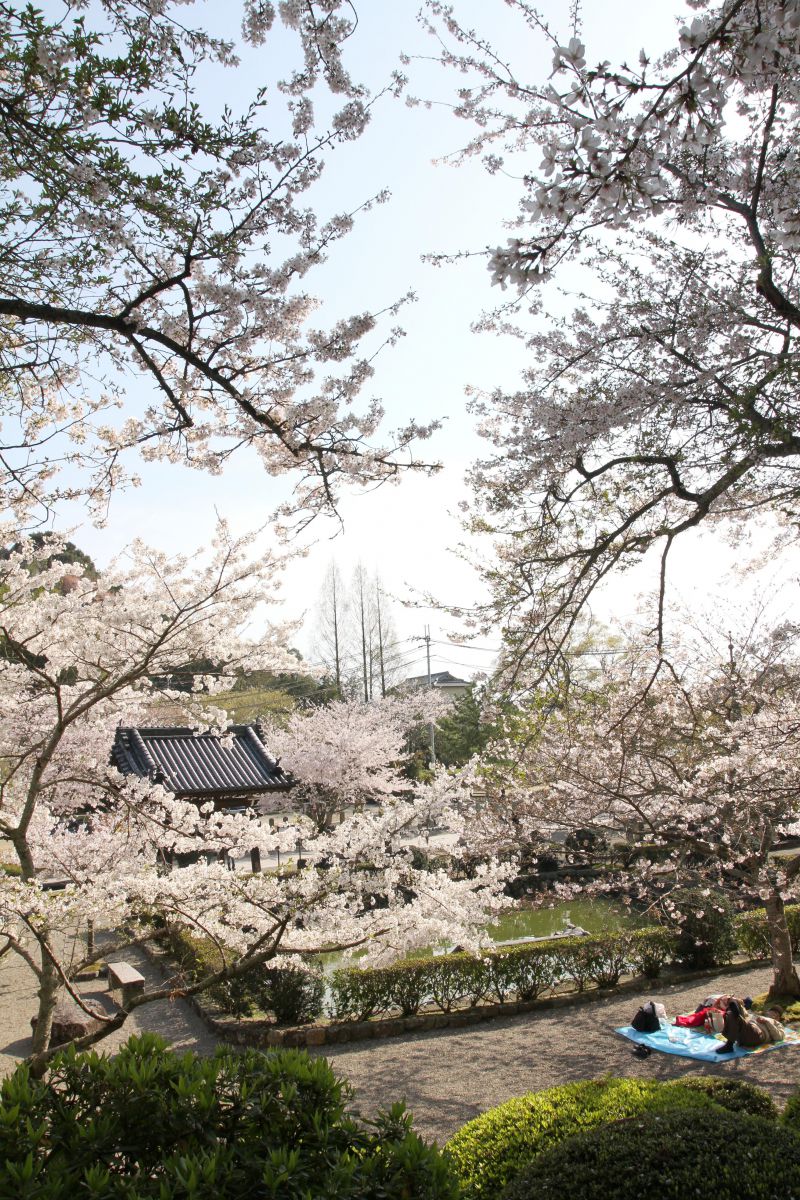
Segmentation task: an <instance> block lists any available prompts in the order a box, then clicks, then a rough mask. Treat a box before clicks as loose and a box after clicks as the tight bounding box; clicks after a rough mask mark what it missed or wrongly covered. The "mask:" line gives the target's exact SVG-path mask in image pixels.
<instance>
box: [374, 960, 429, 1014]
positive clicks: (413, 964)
mask: <svg viewBox="0 0 800 1200" xmlns="http://www.w3.org/2000/svg"><path fill="white" fill-rule="evenodd" d="M432 963H433V959H430V958H415V959H407V960H406V961H405V962H399V963H395V964H394V966H391V967H385V968H384V971H383V974H384V978H385V979H386V995H387V997H388V1000H389V1003H390V1004H391V1005H394V1006H395V1007H396V1008H399V1009H400V1012H401V1014H402V1015H403V1016H404V1017H413V1016H414V1015H415V1014H416V1013H418V1012H419V1010H420V1007H421V1005H422V1003H423V1001H424V1000H426V999H427V997H428V995H429V992H430V983H431V965H432Z"/></svg>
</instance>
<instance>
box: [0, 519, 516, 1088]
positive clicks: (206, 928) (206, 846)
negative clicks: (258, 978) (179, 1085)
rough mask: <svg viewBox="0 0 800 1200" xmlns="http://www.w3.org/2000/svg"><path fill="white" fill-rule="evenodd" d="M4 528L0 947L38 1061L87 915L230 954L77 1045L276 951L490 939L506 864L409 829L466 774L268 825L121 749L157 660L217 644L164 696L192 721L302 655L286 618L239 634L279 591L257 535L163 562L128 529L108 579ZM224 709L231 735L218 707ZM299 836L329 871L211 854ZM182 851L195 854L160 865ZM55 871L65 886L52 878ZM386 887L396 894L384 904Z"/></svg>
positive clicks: (145, 712)
mask: <svg viewBox="0 0 800 1200" xmlns="http://www.w3.org/2000/svg"><path fill="white" fill-rule="evenodd" d="M5 540H6V542H7V544H13V549H11V550H10V551H9V552H8V556H7V557H6V558H5V559H3V560H2V561H0V637H1V638H2V654H1V655H0V763H1V764H2V767H1V768H0V839H2V843H0V844H2V846H3V860H4V861H6V862H7V861H9V860H11V861H15V862H16V864H17V866H18V874H14V873H10V872H5V871H0V955H2V954H4V953H15V954H17V955H19V956H20V958H21V959H22V960H24V962H25V963H26V964H27V966H28V967H29V968H30V970H31V972H32V973H33V976H34V977H35V979H36V983H37V988H38V1009H37V1014H36V1015H37V1022H36V1029H35V1034H34V1040H33V1058H32V1061H33V1064H34V1067H35V1069H36V1070H39V1071H41V1070H43V1069H44V1068H45V1066H46V1063H47V1059H48V1054H49V1051H48V1041H49V1035H50V1030H51V1023H52V1016H53V1011H54V1008H55V1005H56V1002H57V999H58V997H59V995H60V994H61V993H62V990H66V992H67V993H69V994H70V995H71V996H72V997H73V998H74V1000H75V1002H76V1003H78V1004H79V1005H82V1004H83V1003H84V1002H83V1001H82V999H81V997H80V993H79V991H78V990H77V989H76V986H75V983H74V982H73V981H74V978H75V976H76V974H77V973H78V972H79V971H80V970H81V969H82V968H83V967H85V966H86V965H87V963H88V962H89V961H91V959H92V957H93V956H94V953H95V952H90V951H88V949H86V948H84V947H83V944H82V942H81V940H80V938H78V937H77V934H76V931H78V930H85V929H86V922H87V921H88V920H89V919H92V920H93V921H94V922H95V923H96V925H97V927H98V929H103V930H105V931H107V939H108V940H107V941H106V942H104V944H103V947H102V952H103V953H104V954H105V955H109V954H112V953H115V952H116V951H118V950H119V949H120V948H121V947H122V946H124V945H128V944H130V943H131V942H132V941H136V940H137V939H141V938H144V937H146V936H147V934H148V931H149V930H150V928H151V927H150V926H149V924H148V923H147V919H146V918H152V917H153V916H159V917H161V918H163V919H164V920H166V921H168V922H170V923H172V924H174V925H176V926H178V927H181V928H184V929H189V930H194V931H195V932H198V933H200V934H202V936H203V937H205V938H209V939H211V940H212V941H213V942H214V944H215V946H216V947H217V949H218V951H219V953H220V955H221V959H222V964H223V965H222V966H221V967H220V969H219V970H217V971H216V972H213V973H209V974H208V975H207V976H206V977H204V978H203V979H200V980H197V981H196V982H193V983H191V984H187V983H186V981H185V980H183V979H181V978H177V977H176V978H174V979H172V980H169V981H167V982H166V983H165V985H164V986H163V987H157V988H151V989H149V990H147V991H146V992H145V993H144V994H140V995H138V996H136V997H135V998H133V999H132V1000H130V1001H129V1002H127V1005H126V1007H125V1008H123V1009H122V1010H121V1011H119V1012H118V1013H117V1014H116V1015H113V1016H109V1017H108V1018H107V1019H105V1020H103V1022H102V1028H101V1029H100V1030H99V1031H98V1032H96V1033H92V1034H87V1035H86V1036H84V1037H83V1038H81V1039H78V1040H76V1043H75V1044H76V1045H78V1046H79V1047H81V1048H82V1047H85V1046H87V1045H90V1044H92V1043H93V1042H95V1041H98V1040H100V1039H101V1038H102V1037H104V1036H105V1035H106V1034H107V1033H109V1032H110V1031H112V1030H114V1029H117V1028H119V1027H120V1026H121V1025H122V1024H124V1022H125V1020H126V1019H127V1017H128V1015H129V1014H130V1012H131V1011H133V1010H134V1009H135V1008H138V1007H139V1006H140V1005H143V1004H148V1003H150V1002H152V1001H154V1000H158V999H162V998H164V997H166V996H169V995H173V994H174V993H175V992H176V991H179V992H180V991H182V992H183V993H184V994H193V993H196V992H198V991H202V990H204V989H205V988H207V987H209V986H213V985H214V984H215V983H218V982H220V981H222V980H225V979H229V978H233V977H235V976H237V975H240V974H242V973H244V972H245V971H247V970H251V969H253V968H254V967H257V966H258V965H259V964H261V963H263V962H265V961H267V960H270V959H275V958H279V960H280V961H281V962H282V963H288V964H289V965H292V964H295V963H298V962H299V961H301V960H304V959H307V958H308V957H309V956H312V957H313V956H314V955H315V954H319V953H321V952H323V951H331V950H337V949H338V950H348V949H352V948H354V947H356V946H359V947H363V948H365V949H366V950H367V951H368V961H369V958H372V959H373V960H380V959H381V958H382V957H383V958H388V959H391V958H392V957H394V956H395V955H397V954H398V953H399V952H400V951H401V949H402V948H404V947H406V948H408V947H414V946H424V945H430V944H433V943H436V942H438V941H439V940H442V939H449V940H451V941H453V940H456V941H461V942H464V939H465V938H466V939H467V941H468V942H470V943H471V944H478V942H479V941H480V940H481V937H482V934H481V932H480V930H481V929H482V927H483V924H484V921H485V913H486V912H487V911H490V910H492V909H493V908H494V907H496V905H497V904H498V903H500V904H502V903H503V901H502V900H501V899H498V896H497V893H498V889H499V885H500V882H501V879H502V875H501V874H500V873H498V872H493V871H492V870H491V869H487V870H486V872H485V873H484V875H483V876H481V877H480V878H478V879H475V880H472V881H462V882H456V881H453V880H452V879H450V877H449V876H448V875H447V874H446V873H444V872H422V871H416V870H414V869H413V867H412V863H411V852H410V850H409V849H408V847H407V840H408V838H409V836H410V835H412V834H413V831H414V830H415V829H418V828H420V827H422V828H424V827H425V826H426V825H427V823H428V822H429V821H431V820H435V821H449V822H450V823H455V821H456V820H457V817H455V816H453V815H452V812H451V810H452V809H453V806H454V805H458V804H460V803H461V801H462V799H463V796H464V794H465V793H464V791H463V788H462V787H461V785H460V781H459V780H458V779H457V778H454V777H449V776H446V777H443V778H441V779H437V780H436V781H434V784H433V785H432V786H431V787H430V788H428V789H420V790H419V791H418V792H417V794H416V796H415V797H413V798H412V797H409V796H406V797H404V798H395V799H392V802H391V803H388V802H387V803H385V804H384V805H383V807H382V810H381V811H380V812H375V811H370V812H361V813H356V814H355V815H353V816H352V817H351V818H350V819H349V820H348V821H346V822H345V823H344V824H342V825H340V826H338V827H337V828H336V829H335V830H333V831H326V832H324V833H318V832H316V831H315V829H314V827H313V825H312V823H311V822H310V821H309V820H308V818H300V819H299V822H298V825H297V827H295V828H286V829H281V830H280V831H275V830H273V829H271V828H270V827H269V826H268V825H265V824H262V823H261V822H260V820H259V819H258V817H257V815H256V814H255V812H254V811H252V810H248V811H246V812H245V813H242V814H237V813H231V812H215V811H214V809H213V805H211V804H208V805H205V806H202V807H198V806H197V805H195V804H191V803H187V802H185V801H182V800H178V799H176V798H175V796H174V795H172V794H171V793H169V792H167V791H166V790H165V789H164V788H163V787H162V786H161V785H160V784H158V783H155V782H153V781H151V780H146V779H139V778H135V777H125V776H122V775H120V774H119V773H118V772H117V771H116V769H115V768H112V766H111V765H110V751H111V746H112V744H113V740H114V733H115V729H116V727H117V726H118V725H119V724H120V723H122V724H124V725H133V726H136V725H141V724H146V723H151V724H152V723H155V724H158V723H159V721H158V712H159V704H162V703H163V701H164V693H163V691H161V690H160V689H159V690H156V689H154V688H153V686H152V685H151V683H150V680H151V679H152V678H154V677H160V678H162V679H163V678H164V677H165V676H171V675H172V674H174V673H175V671H176V668H179V667H180V665H181V664H182V663H187V664H188V663H197V662H198V661H201V660H203V659H209V660H212V661H213V662H214V663H215V667H216V670H215V674H214V676H213V677H210V678H208V679H201V678H198V679H196V681H195V692H194V693H193V694H192V693H187V692H185V691H180V692H174V693H173V694H171V695H170V696H169V697H168V700H169V703H170V722H172V721H174V720H175V719H176V717H175V714H176V710H177V709H180V710H181V711H182V713H183V720H184V721H185V723H186V724H187V725H189V726H195V727H207V726H208V723H209V709H208V691H209V689H215V688H216V689H219V688H224V687H225V686H227V684H228V682H229V680H228V679H226V677H225V672H226V671H229V672H230V673H231V675H232V674H233V673H234V672H235V671H236V670H239V669H259V668H260V669H265V668H266V667H268V666H271V667H272V668H273V669H280V668H282V667H285V666H287V665H290V664H291V663H293V661H294V660H293V659H292V658H291V656H290V655H289V654H287V653H286V652H284V651H283V650H282V649H281V647H282V645H283V644H284V636H283V635H282V632H281V630H280V629H273V630H272V632H271V633H270V634H268V635H267V636H260V637H259V638H258V639H257V642H256V643H253V642H250V641H248V640H247V638H246V637H245V636H244V634H245V631H246V629H247V627H248V626H249V624H250V622H251V621H252V617H253V611H254V607H255V606H257V605H259V604H260V603H262V602H267V603H268V602H269V601H270V600H271V599H272V597H273V588H274V585H275V579H276V575H277V574H278V572H279V569H280V563H278V562H272V561H265V560H264V559H263V556H259V559H258V564H257V566H255V565H253V563H252V561H251V560H250V558H249V557H248V555H249V548H248V546H247V544H246V543H241V542H234V541H232V540H231V539H230V538H229V537H228V535H227V533H226V531H225V529H224V528H222V529H221V530H220V532H219V535H218V538H217V542H216V546H215V548H214V552H213V553H212V554H210V556H207V557H206V558H205V559H201V560H197V561H193V560H189V559H183V560H174V561H171V560H167V559H165V558H164V557H163V556H160V555H157V554H155V553H152V552H149V551H147V550H146V549H145V548H143V547H135V548H134V549H133V550H132V551H131V554H130V558H129V560H128V562H127V564H121V565H118V566H116V567H112V568H109V569H108V570H107V571H105V572H104V573H103V574H102V576H101V577H100V578H98V579H92V578H89V577H88V576H87V575H85V574H82V568H81V567H80V565H73V564H71V565H70V568H69V569H70V573H71V578H72V583H71V585H70V587H69V588H66V589H65V588H63V587H61V586H60V584H61V580H62V576H63V574H64V566H63V564H62V563H59V562H58V561H57V557H56V555H57V552H58V546H57V545H56V544H55V541H54V539H51V540H50V542H49V544H48V550H49V551H52V553H53V559H52V561H51V564H50V565H49V566H47V565H43V564H42V563H41V562H38V563H37V566H38V567H39V569H38V571H37V572H36V573H32V572H31V571H30V569H29V565H30V563H31V562H32V561H33V560H34V558H35V557H36V546H35V544H34V543H32V542H28V541H26V539H24V538H21V537H19V536H17V535H16V534H15V533H14V534H9V535H8V536H7V538H6V539H5ZM39 557H40V556H39ZM384 719H385V718H384ZM219 720H220V723H221V726H222V727H221V728H220V730H219V731H220V733H221V734H223V733H224V726H225V724H227V722H226V721H225V720H224V716H223V714H222V713H220V714H219ZM393 737H394V732H393V733H392V735H391V737H389V738H388V740H387V741H386V742H385V743H384V745H385V746H386V747H391V746H393V745H394V741H393V740H392V739H393ZM380 771H381V768H379V767H378V766H377V763H376V773H377V774H378V775H380ZM381 777H382V776H381ZM448 813H449V814H450V815H448ZM298 836H302V837H303V838H305V839H306V840H307V842H308V844H309V847H310V850H311V854H310V855H309V857H310V858H312V859H313V860H315V861H318V860H319V859H321V858H324V859H325V860H326V862H327V865H328V869H327V870H320V869H317V868H316V867H314V866H307V867H306V868H305V869H302V870H295V871H291V872H286V871H283V872H275V871H266V872H263V873H258V874H252V875H250V874H248V875H238V874H236V873H232V872H230V871H228V870H226V869H225V867H224V866H223V865H222V864H221V863H220V862H219V861H218V856H219V855H220V854H233V855H237V856H238V855H245V854H247V853H248V852H249V851H250V850H251V849H252V848H253V847H257V848H258V849H259V850H260V852H261V854H262V856H263V857H266V856H268V855H269V854H271V853H274V852H275V851H276V850H282V851H284V852H285V853H290V852H291V850H292V849H293V847H294V844H295V841H296V839H297V837H298ZM192 852H194V854H192ZM173 853H174V854H177V855H184V854H186V855H189V856H191V857H193V858H196V859H198V861H196V862H195V863H194V865H191V866H187V867H182V868H176V869H173V870H172V871H166V872H165V871H164V869H163V862H164V859H165V858H169V857H170V856H171V855H172V854H173ZM159 863H161V864H162V865H161V867H159ZM54 878H55V879H58V880H61V881H65V886H64V887H63V888H60V889H55V890H51V889H48V888H46V887H45V886H44V884H45V882H46V881H47V880H48V879H54ZM376 894H380V895H381V896H383V897H385V900H386V904H387V907H378V906H377V905H376V904H375V899H374V898H375V895H376ZM76 947H77V949H76Z"/></svg>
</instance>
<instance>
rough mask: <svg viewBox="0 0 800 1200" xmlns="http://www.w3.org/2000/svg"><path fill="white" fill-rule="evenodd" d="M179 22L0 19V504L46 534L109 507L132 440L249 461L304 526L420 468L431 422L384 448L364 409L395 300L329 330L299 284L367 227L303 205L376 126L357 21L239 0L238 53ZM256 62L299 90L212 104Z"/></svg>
mask: <svg viewBox="0 0 800 1200" xmlns="http://www.w3.org/2000/svg"><path fill="white" fill-rule="evenodd" d="M186 11H187V10H186V8H185V6H182V5H180V4H179V3H177V0H141V2H140V0H125V2H118V0H101V3H100V4H98V5H97V6H95V7H94V8H92V9H91V10H89V9H87V8H86V6H85V4H84V3H82V0H65V3H64V6H63V13H62V14H61V15H60V16H58V17H56V16H49V15H47V14H46V13H45V12H44V11H41V10H38V9H36V8H34V7H33V6H23V5H15V4H10V3H6V2H3V3H0V57H1V58H2V61H3V70H2V73H1V74H0V180H1V181H2V182H0V226H2V229H3V235H2V243H1V244H0V262H1V263H2V270H0V419H2V424H3V431H4V432H3V439H2V459H1V460H0V461H1V462H2V482H3V492H2V495H1V496H0V499H2V502H3V505H4V506H5V504H7V503H15V504H16V505H17V506H18V507H19V508H20V509H21V510H22V511H23V512H24V513H27V514H30V513H33V514H34V515H36V516H37V517H38V518H39V519H42V516H43V514H42V506H44V508H45V511H46V510H47V508H48V506H49V505H51V504H53V503H55V502H57V501H58V499H59V498H60V497H63V496H65V495H66V496H72V495H76V494H80V495H83V496H85V497H88V499H89V501H90V502H91V503H92V504H94V505H95V507H97V508H100V509H101V510H102V508H103V506H104V505H105V503H106V502H107V499H108V495H109V492H110V490H111V489H112V488H113V487H114V486H115V485H117V484H118V483H120V482H121V481H122V480H123V478H124V477H125V473H126V471H127V467H126V465H125V463H126V461H127V456H126V454H125V452H126V451H127V450H129V449H130V448H132V447H138V448H139V450H140V451H141V453H142V454H143V455H144V457H145V458H161V459H166V460H168V461H183V462H188V463H189V464H191V465H194V466H197V467H199V468H203V469H207V470H210V471H211V472H212V473H215V472H218V471H219V470H220V469H221V467H222V465H223V464H224V462H225V461H226V459H227V457H228V456H229V455H230V454H231V453H232V452H233V451H234V450H235V449H237V448H239V447H241V446H251V447H254V448H255V449H256V450H257V452H258V454H259V455H260V457H261V459H262V461H263V463H264V467H265V469H266V470H267V471H268V472H270V473H273V474H280V473H285V472H291V473H293V474H294V475H295V476H296V477H297V479H298V490H297V492H296V494H295V495H294V496H293V498H292V501H291V502H289V510H290V511H291V512H295V513H296V512H298V511H301V510H306V511H310V512H314V511H316V510H318V509H319V508H320V507H325V506H330V505H332V504H333V503H334V500H335V494H336V491H337V486H338V483H339V481H340V479H341V478H342V477H344V476H347V477H348V478H350V479H352V480H355V481H358V482H366V481H372V482H380V481H381V480H384V479H387V478H391V477H394V476H395V475H396V473H397V472H398V471H399V470H400V469H401V467H402V466H419V464H418V463H416V462H415V459H414V455H413V452H412V450H411V443H412V442H413V441H414V440H415V439H416V438H417V437H424V436H425V435H426V433H427V432H428V431H429V430H430V428H432V426H426V427H418V426H417V425H416V424H415V423H414V422H413V421H411V420H409V422H408V423H407V424H406V426H405V427H404V428H403V429H401V430H399V431H398V432H397V433H396V434H394V435H393V436H392V438H391V439H390V440H389V442H388V443H387V444H386V445H383V446H381V445H379V444H378V443H377V441H376V433H377V428H378V425H379V423H380V419H381V416H382V413H381V408H380V404H379V403H378V401H377V400H375V399H368V400H367V401H366V403H364V404H363V405H361V411H360V412H359V411H358V408H357V407H356V405H357V402H358V398H359V395H360V393H361V392H362V390H363V389H364V387H365V386H366V385H367V383H368V381H369V378H370V376H371V374H372V366H371V360H372V358H373V357H374V354H375V353H377V351H378V349H379V345H378V341H379V340H380V341H383V342H384V343H386V342H391V341H393V340H394V338H395V337H396V336H397V334H398V330H397V329H396V328H394V327H393V323H392V315H393V314H394V313H395V312H396V309H397V307H398V305H397V304H393V305H392V306H391V307H390V309H388V310H387V311H386V312H384V314H383V318H384V319H383V320H379V317H380V314H376V313H373V312H369V311H364V312H360V313H356V314H355V315H352V316H348V317H343V318H342V319H339V320H337V321H335V323H333V324H331V325H330V326H329V327H328V328H325V327H324V326H323V325H321V324H320V325H317V324H315V322H314V320H313V312H314V309H315V307H316V304H315V301H314V299H313V297H312V296H311V295H310V294H308V292H307V291H306V290H305V278H306V276H307V274H308V273H309V271H310V270H311V269H312V268H313V267H315V266H317V265H318V264H320V263H323V262H324V261H325V258H326V254H327V252H328V250H329V249H330V247H331V246H333V245H334V244H335V243H336V242H337V241H339V239H341V238H342V237H344V236H345V235H346V234H347V232H348V231H349V230H350V229H351V228H352V225H353V221H354V219H355V216H356V213H355V212H346V213H340V214H335V215H332V216H330V218H328V219H325V218H318V217H317V215H316V214H315V212H314V211H313V209H312V208H311V207H310V206H309V203H308V201H307V199H306V196H307V193H308V192H309V190H310V189H311V188H312V187H313V185H314V184H315V183H316V182H317V181H318V180H319V178H320V176H321V173H322V171H323V168H324V165H325V160H326V158H327V157H328V154H329V152H330V151H333V150H334V149H335V148H336V147H337V146H341V145H343V144H344V143H347V142H350V141H352V140H353V139H356V138H358V137H359V135H360V134H361V133H362V131H363V130H364V128H365V126H366V125H367V123H368V121H369V119H370V115H371V109H372V104H373V102H374V101H373V99H371V98H370V96H369V95H368V94H367V92H366V91H365V89H364V88H362V87H361V86H360V85H359V84H358V83H356V82H355V81H354V80H353V79H351V78H350V76H349V74H348V73H347V70H346V68H345V66H344V63H343V58H342V51H343V48H344V46H345V43H346V42H347V41H348V39H349V38H350V37H351V35H352V34H353V32H354V29H355V26H356V23H357V19H356V16H355V11H354V9H353V8H352V6H351V5H350V4H349V3H348V2H347V0H309V2H305V0H303V2H301V0H281V2H280V3H279V4H277V5H274V4H272V3H271V2H270V0H243V6H242V10H241V17H242V41H241V43H240V47H238V48H237V46H236V45H235V44H234V43H233V42H231V41H227V40H222V39H220V38H217V37H214V36H211V35H210V34H208V33H207V32H205V31H204V30H203V29H200V28H193V27H191V26H190V25H187V24H185V22H184V17H185V14H186ZM254 46H255V47H259V46H266V47H267V51H268V53H269V56H270V61H272V62H274V61H276V56H277V58H279V60H280V61H281V62H282V63H283V64H285V67H284V70H285V77H284V78H283V79H281V80H274V81H273V80H270V82H269V84H268V85H265V86H263V87H261V88H259V89H258V90H257V91H256V93H255V94H254V95H253V96H252V98H251V99H250V101H249V103H247V104H246V105H245V106H244V108H243V109H242V110H241V111H235V110H234V109H233V108H231V107H228V106H225V105H223V104H222V103H219V104H217V102H216V97H219V96H224V95H225V93H226V89H227V88H228V87H229V82H228V81H229V80H231V79H232V78H233V77H234V74H235V72H236V71H237V66H238V57H237V54H238V53H239V52H240V51H241V52H242V53H244V52H247V51H248V50H252V47H254ZM265 53H266V52H265ZM397 86H399V81H398V80H394V81H392V82H391V83H390V84H389V87H390V89H395V88H396V87H397ZM268 106H269V107H268ZM315 106H316V108H315ZM384 198H385V197H384V196H383V195H376V196H374V197H373V198H372V199H368V198H365V200H364V203H363V204H362V209H365V208H369V206H370V205H371V204H372V203H375V202H378V201H380V200H382V199H384ZM376 327H379V329H378V332H377V334H373V331H375V330H376ZM380 330H382V331H383V332H382V333H381V332H380ZM137 397H139V398H140V400H138V399H137ZM118 409H119V410H121V411H119V412H117V411H116V410H118ZM65 463H66V464H71V465H72V466H73V467H74V466H76V465H79V466H81V467H83V468H86V469H87V470H88V472H89V475H88V478H87V476H86V472H85V471H84V472H78V473H76V472H75V471H74V470H73V471H70V472H67V474H66V476H65V477H64V478H63V479H62V478H61V477H60V476H59V473H58V467H59V466H61V465H64V464H65Z"/></svg>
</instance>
